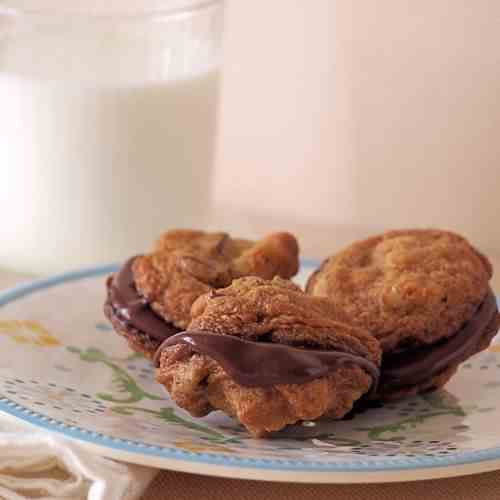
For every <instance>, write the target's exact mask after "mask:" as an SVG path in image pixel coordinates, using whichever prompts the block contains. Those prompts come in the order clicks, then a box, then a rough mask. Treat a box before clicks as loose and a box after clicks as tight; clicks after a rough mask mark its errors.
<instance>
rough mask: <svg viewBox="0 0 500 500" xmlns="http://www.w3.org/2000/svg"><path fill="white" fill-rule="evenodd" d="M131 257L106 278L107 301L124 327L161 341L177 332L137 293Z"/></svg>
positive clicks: (132, 258) (177, 330)
mask: <svg viewBox="0 0 500 500" xmlns="http://www.w3.org/2000/svg"><path fill="white" fill-rule="evenodd" d="M134 259H135V257H131V258H130V259H129V260H127V262H125V264H124V265H123V267H122V268H121V269H120V270H119V271H118V272H117V273H115V274H114V275H113V276H110V277H109V278H108V282H107V286H108V302H109V304H111V307H112V308H113V312H114V314H115V315H116V317H117V318H118V319H119V320H120V321H121V322H122V323H123V325H124V326H125V327H127V326H131V327H134V328H135V329H137V330H139V331H140V332H143V333H145V334H146V335H148V336H150V337H152V338H154V339H156V340H159V341H163V340H165V339H166V338H168V337H171V336H172V335H174V334H176V333H178V332H179V329H177V328H175V326H173V325H172V324H171V323H168V322H167V321H165V320H164V319H163V318H160V316H158V315H157V314H156V313H155V312H154V311H153V309H151V306H150V305H149V303H148V301H147V300H146V299H145V298H144V297H142V296H141V295H139V292H138V291H137V288H136V286H135V282H134V274H133V272H132V265H133V263H134Z"/></svg>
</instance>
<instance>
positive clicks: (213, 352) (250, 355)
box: [155, 331, 379, 390]
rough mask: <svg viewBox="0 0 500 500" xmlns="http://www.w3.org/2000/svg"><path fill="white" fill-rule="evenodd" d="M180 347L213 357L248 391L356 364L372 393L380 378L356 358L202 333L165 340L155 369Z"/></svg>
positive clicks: (296, 381)
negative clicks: (164, 355)
mask: <svg viewBox="0 0 500 500" xmlns="http://www.w3.org/2000/svg"><path fill="white" fill-rule="evenodd" d="M177 344H183V345H186V346H188V348H189V349H190V350H191V351H192V352H196V353H198V354H206V355H207V356H209V357H211V358H212V359H214V360H215V361H217V362H218V363H219V364H220V365H221V366H222V368H223V369H224V370H225V371H226V373H227V374H228V375H229V376H230V377H231V378H232V379H233V380H235V381H236V382H237V383H238V384H240V385H242V386H245V387H269V386H272V385H277V384H303V383H305V382H310V381H311V380H314V379H317V378H320V377H324V376H325V375H328V374H329V373H331V372H332V371H333V370H335V369H336V368H338V367H339V366H340V365H342V364H345V363H351V364H355V365H357V366H359V367H361V368H363V369H364V370H365V371H366V372H368V373H369V374H370V375H371V376H372V378H373V384H372V390H373V389H374V388H375V387H376V386H377V383H378V378H379V369H378V367H377V366H376V365H375V364H374V363H372V362H371V361H369V360H367V359H365V358H362V357H361V356H356V355H354V354H349V353H346V352H340V351H326V350H315V349H300V348H297V347H291V346H288V345H284V344H275V343H271V342H258V341H249V340H244V339H241V338H239V337H234V336H231V335H221V334H215V333H210V332H203V331H186V332H181V333H178V334H177V335H174V336H173V337H170V338H169V339H167V340H165V341H164V342H163V343H162V345H161V346H160V348H159V349H158V351H157V352H156V355H155V363H156V365H158V364H159V361H160V356H161V353H162V351H163V350H164V349H165V348H167V347H170V346H174V345H177Z"/></svg>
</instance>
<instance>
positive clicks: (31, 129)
mask: <svg viewBox="0 0 500 500" xmlns="http://www.w3.org/2000/svg"><path fill="white" fill-rule="evenodd" d="M222 10H223V9H222V2H221V1H219V0H190V1H188V0H156V1H155V0H106V1H103V0H85V1H83V0H81V1H79V0H71V1H70V0H0V242H1V243H0V268H9V269H14V270H20V271H29V272H36V273H50V272H56V271H57V272H58V271H63V270H67V269H70V268H75V267H80V266H88V265H94V264H98V263H105V262H111V261H118V260H121V259H123V258H124V257H126V256H128V255H131V254H133V253H136V252H141V251H144V250H145V249H147V248H149V247H150V245H151V243H152V241H153V240H154V239H155V238H156V237H157V236H158V235H159V233H160V232H161V231H163V230H166V229H168V228H172V227H203V226H204V224H205V217H206V214H207V212H208V208H209V203H210V195H211V177H212V163H213V149H214V148H213V146H214V136H215V122H216V107H217V106H216V105H217V94H218V82H219V62H220V46H221V32H222Z"/></svg>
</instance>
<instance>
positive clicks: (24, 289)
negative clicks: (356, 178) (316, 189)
mask: <svg viewBox="0 0 500 500" xmlns="http://www.w3.org/2000/svg"><path fill="white" fill-rule="evenodd" d="M318 264H319V261H318V260H315V259H301V265H302V266H303V267H317V266H318ZM117 268H118V264H106V265H102V266H97V267H89V268H84V269H80V270H76V271H70V272H66V273H62V274H57V275H54V276H50V277H47V278H42V279H37V280H34V281H30V282H28V283H24V284H20V285H18V286H15V287H13V288H9V289H7V290H4V291H2V292H0V308H1V307H2V306H5V305H7V304H9V303H11V302H14V301H15V300H18V299H20V298H22V297H25V296H26V295H30V294H32V293H36V292H39V291H43V290H45V289H47V288H52V287H55V286H58V285H63V284H65V283H68V282H71V281H78V280H82V279H86V278H94V277H97V276H103V275H106V274H109V273H112V272H114V271H116V269H117ZM0 411H1V412H3V413H6V414H8V415H10V416H12V417H15V418H18V419H20V420H23V421H25V422H27V423H29V424H31V425H34V426H36V427H38V428H42V429H45V430H48V431H51V432H55V433H57V434H62V435H63V436H65V437H67V438H71V439H76V440H78V441H81V442H83V443H87V444H92V445H96V446H100V447H103V448H109V449H112V450H114V451H117V452H120V451H123V452H127V453H130V454H137V455H143V456H144V455H147V456H150V457H158V458H165V459H169V460H179V461H184V462H194V463H200V464H207V465H221V466H225V467H237V468H242V467H243V468H250V469H267V470H275V471H283V472H286V471H292V472H293V471H300V472H325V473H327V472H346V473H351V472H379V471H398V470H416V469H428V468H437V467H439V468H441V467H449V466H457V465H467V464H476V463H479V462H485V461H490V460H500V447H494V448H487V449H484V450H478V451H465V452H457V453H453V454H449V455H447V456H446V457H408V458H397V459H395V458H386V459H371V460H366V461H364V460H359V459H357V460H351V461H350V462H344V463H334V462H328V461H317V460H316V461H302V460H281V459H270V458H259V459H253V458H245V457H236V456H228V455H224V454H216V453H210V454H209V453H197V452H191V451H186V450H180V449H178V448H166V447H159V446H151V445H147V444H145V443H140V442H133V441H129V440H123V439H118V438H114V437H112V436H109V435H105V434H101V433H95V432H91V431H88V430H86V429H83V428H80V427H77V426H69V425H67V424H64V423H63V422H60V421H57V420H54V419H52V418H50V417H46V416H44V415H41V414H40V413H37V412H34V411H32V410H30V409H29V408H26V407H24V406H22V405H20V404H18V403H16V402H14V401H11V400H10V399H9V398H7V397H5V396H4V395H3V394H1V393H0Z"/></svg>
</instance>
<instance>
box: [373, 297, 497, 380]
mask: <svg viewBox="0 0 500 500" xmlns="http://www.w3.org/2000/svg"><path fill="white" fill-rule="evenodd" d="M497 314H498V307H497V302H496V299H495V296H494V295H493V292H491V290H490V291H489V293H488V295H487V296H486V298H485V300H484V301H483V302H482V303H481V305H480V306H479V307H478V309H477V311H476V313H475V314H474V316H472V318H471V319H470V320H469V321H468V322H467V323H465V324H464V325H463V326H462V328H461V329H460V330H459V331H458V332H457V333H455V334H454V335H452V336H451V337H448V338H446V339H443V340H441V341H439V342H436V343H434V344H430V345H428V346H423V347H419V348H416V349H411V350H408V351H404V352H400V353H397V354H393V355H384V357H383V359H382V368H381V385H382V386H383V385H387V386H390V387H404V386H411V385H415V384H419V383H421V382H424V381H425V380H428V379H429V377H432V376H434V375H437V374H438V373H440V372H442V371H443V370H444V369H445V368H447V367H448V366H451V365H453V364H457V363H460V362H462V361H463V360H464V359H466V358H468V357H469V356H472V355H473V354H474V353H475V352H476V351H477V347H478V344H479V343H480V342H481V340H482V338H483V336H485V335H490V336H491V337H493V336H494V335H495V334H496V332H495V331H492V328H491V323H492V322H493V321H494V320H495V317H496V316H497Z"/></svg>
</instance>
